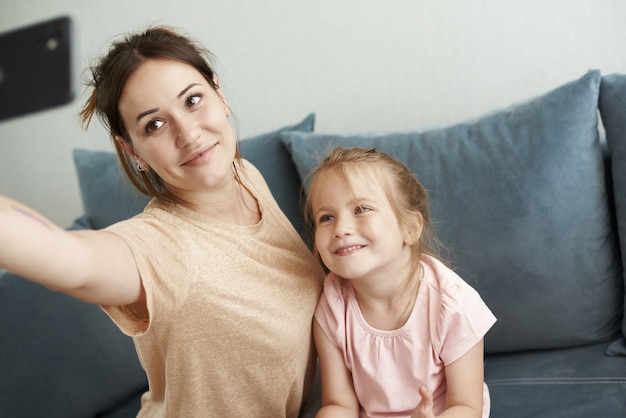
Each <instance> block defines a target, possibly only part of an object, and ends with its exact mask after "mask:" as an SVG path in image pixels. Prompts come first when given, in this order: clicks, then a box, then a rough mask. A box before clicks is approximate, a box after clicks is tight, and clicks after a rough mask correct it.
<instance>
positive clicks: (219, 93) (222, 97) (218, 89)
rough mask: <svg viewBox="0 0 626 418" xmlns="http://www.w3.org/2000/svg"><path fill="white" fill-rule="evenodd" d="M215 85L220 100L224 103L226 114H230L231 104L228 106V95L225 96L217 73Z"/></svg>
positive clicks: (214, 76)
mask: <svg viewBox="0 0 626 418" xmlns="http://www.w3.org/2000/svg"><path fill="white" fill-rule="evenodd" d="M213 85H214V86H215V92H216V93H217V95H218V96H219V98H220V100H221V101H222V103H223V104H224V111H225V112H226V116H230V106H228V102H227V101H226V96H224V92H223V91H222V88H221V87H220V83H219V81H218V79H217V75H215V74H213Z"/></svg>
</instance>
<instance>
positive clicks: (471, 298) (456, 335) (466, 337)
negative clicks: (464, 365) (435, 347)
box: [437, 272, 496, 364]
mask: <svg viewBox="0 0 626 418" xmlns="http://www.w3.org/2000/svg"><path fill="white" fill-rule="evenodd" d="M450 279H451V280H450V282H449V283H448V284H447V286H446V287H445V288H444V289H442V290H443V291H442V295H441V311H440V313H441V315H440V317H439V324H438V326H437V329H438V334H439V339H438V340H439V341H440V344H441V347H440V350H439V352H440V358H441V360H442V361H443V363H444V364H450V363H452V362H454V361H455V360H458V359H459V358H460V357H462V356H463V355H464V354H465V353H467V352H468V351H469V350H470V349H471V348H472V347H474V346H475V345H476V344H477V343H478V342H479V341H480V340H481V339H482V338H483V337H484V336H485V334H487V332H488V331H489V329H490V328H491V327H492V326H493V324H494V323H495V322H496V318H495V316H494V315H493V313H492V312H491V310H490V309H489V308H488V307H487V305H486V304H485V302H483V300H482V298H481V297H480V295H479V294H478V292H477V291H476V290H475V289H474V288H472V287H471V286H470V285H469V284H467V283H466V282H465V281H464V280H463V279H461V278H460V277H458V276H457V275H456V274H455V273H452V272H451V277H450Z"/></svg>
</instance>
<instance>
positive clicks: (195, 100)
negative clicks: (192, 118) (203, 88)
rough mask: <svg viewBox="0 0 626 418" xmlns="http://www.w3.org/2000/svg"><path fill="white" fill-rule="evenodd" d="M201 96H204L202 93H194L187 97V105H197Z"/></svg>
mask: <svg viewBox="0 0 626 418" xmlns="http://www.w3.org/2000/svg"><path fill="white" fill-rule="evenodd" d="M201 98H202V95H201V94H200V93H194V94H192V95H191V96H189V97H188V98H187V100H186V101H185V106H187V107H194V106H195V105H197V104H198V103H200V99H201Z"/></svg>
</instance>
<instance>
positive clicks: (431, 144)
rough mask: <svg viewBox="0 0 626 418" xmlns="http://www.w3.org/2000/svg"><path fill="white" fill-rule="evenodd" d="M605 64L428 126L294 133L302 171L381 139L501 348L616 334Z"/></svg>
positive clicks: (292, 143) (489, 347)
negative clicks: (502, 105) (601, 127)
mask: <svg viewBox="0 0 626 418" xmlns="http://www.w3.org/2000/svg"><path fill="white" fill-rule="evenodd" d="M599 84H600V73H599V72H598V71H591V72H589V73H587V74H586V75H584V76H583V77H582V78H580V79H578V80H575V81H572V82H570V83H567V84H565V85H563V86H561V87H559V88H556V89H554V90H553V91H550V92H548V93H546V94H544V95H542V96H539V97H536V98H534V99H532V100H528V101H526V102H524V103H518V104H515V105H513V106H511V107H509V108H508V109H505V110H500V111H497V112H493V113H491V114H489V115H486V116H484V117H481V118H479V119H477V120H474V121H468V122H464V123H459V124H457V125H454V126H450V127H447V128H441V129H432V130H427V131H406V132H388V133H380V132H370V133H358V134H353V135H340V134H337V135H334V134H322V133H316V134H305V133H288V134H285V135H283V140H284V142H285V143H286V145H287V147H288V149H289V150H290V153H291V155H292V158H293V160H294V162H295V164H296V167H297V168H298V171H299V174H300V176H301V178H305V176H306V175H307V173H308V172H309V171H310V170H311V169H312V168H313V167H315V166H316V164H317V162H318V158H319V157H321V156H323V155H324V154H325V153H326V152H327V151H328V150H329V149H330V148H331V147H332V146H333V145H341V146H360V147H376V148H379V149H381V150H383V151H386V152H388V153H390V154H391V155H393V156H395V157H396V158H398V159H400V160H402V161H403V162H405V163H406V164H407V165H408V166H409V167H410V168H411V169H412V170H413V171H414V173H415V174H416V175H417V176H418V177H419V178H420V180H421V181H422V182H423V184H424V185H425V186H426V188H427V189H428V191H429V193H430V197H431V200H432V204H431V212H432V216H433V219H434V229H435V232H436V233H437V235H438V236H439V237H440V238H441V240H442V241H443V242H444V244H446V245H447V247H448V249H449V250H450V254H449V260H450V261H451V264H452V267H453V268H455V270H457V271H458V272H459V273H460V274H461V276H462V277H464V278H465V279H466V280H467V281H468V282H469V283H470V284H471V285H473V286H474V287H475V288H476V289H477V290H478V291H479V292H480V294H481V295H482V297H483V298H484V300H485V301H486V302H487V304H488V305H489V306H490V308H491V309H492V310H493V312H494V314H495V315H496V317H497V318H498V322H497V323H496V325H495V326H494V328H493V329H492V330H491V331H490V332H489V334H488V335H487V338H486V351H487V352H490V353H494V352H504V351H515V350H528V349H543V348H558V347H567V346H574V345H584V344H591V343H595V342H602V341H607V340H608V339H612V338H614V336H615V334H616V332H617V331H618V330H619V326H620V323H619V321H620V320H621V304H622V303H623V297H622V290H621V286H622V283H621V276H620V270H619V259H618V257H619V250H618V245H617V242H616V236H615V233H614V231H613V230H612V223H611V220H612V219H611V213H610V210H609V207H608V197H607V188H606V185H605V181H606V179H605V171H604V165H603V158H602V150H601V147H600V145H599V141H598V131H597V100H598V90H599Z"/></svg>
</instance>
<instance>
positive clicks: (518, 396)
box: [485, 343, 626, 418]
mask: <svg viewBox="0 0 626 418" xmlns="http://www.w3.org/2000/svg"><path fill="white" fill-rule="evenodd" d="M608 346H609V343H603V344H594V345H589V346H584V347H577V348H566V349H555V350H539V351H529V352H520V353H506V354H494V355H490V356H488V357H487V360H486V362H485V380H486V382H487V384H488V385H489V391H490V394H491V416H493V417H506V418H522V417H524V418H528V417H542V416H544V414H545V411H547V410H548V411H552V412H551V414H550V417H554V418H556V417H563V418H570V417H583V416H587V417H617V416H619V415H616V411H622V412H623V414H622V415H621V416H624V417H626V359H625V358H624V357H621V356H615V357H612V356H608V355H606V354H605V353H606V351H607V349H608ZM538 387H540V390H537V388H538ZM564 400H567V401H566V402H564Z"/></svg>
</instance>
